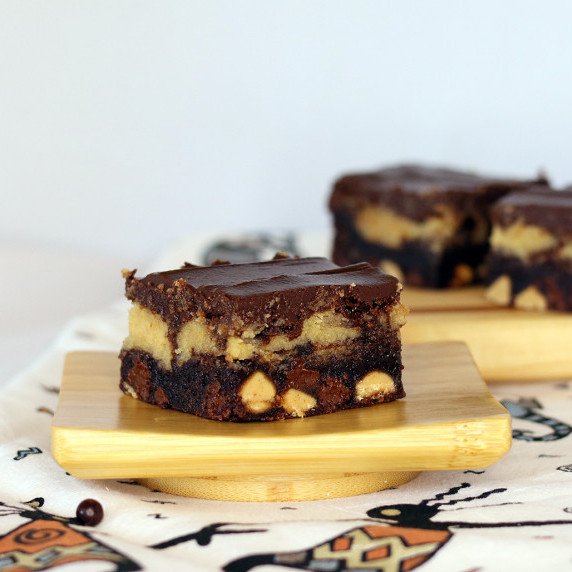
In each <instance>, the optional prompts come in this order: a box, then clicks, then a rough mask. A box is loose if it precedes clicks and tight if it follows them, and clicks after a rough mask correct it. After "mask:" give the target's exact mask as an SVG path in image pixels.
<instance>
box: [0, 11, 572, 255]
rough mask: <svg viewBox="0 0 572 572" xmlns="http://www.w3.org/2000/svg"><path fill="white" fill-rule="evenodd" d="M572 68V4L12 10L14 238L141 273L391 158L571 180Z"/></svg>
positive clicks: (1, 47) (310, 222) (0, 43)
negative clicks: (173, 250) (180, 245)
mask: <svg viewBox="0 0 572 572" xmlns="http://www.w3.org/2000/svg"><path fill="white" fill-rule="evenodd" d="M571 61H572V2H569V1H567V0H543V1H542V2H539V1H537V0H518V1H517V0H514V1H504V2H503V1H500V0H480V1H478V2H477V1H470V2H459V1H444V0H440V1H431V2H424V1H411V0H410V1H403V2H395V1H366V0H348V1H336V0H278V1H270V0H251V1H245V0H208V1H207V0H203V1H198V0H185V1H181V2H176V1H169V0H167V1H158V0H157V1H155V2H151V1H147V0H139V1H129V0H127V1H125V0H124V1H117V0H110V1H108V0H99V1H91V2H86V1H82V0H79V1H78V0H69V1H63V0H50V1H49V2H45V1H37V2H29V1H25V0H15V1H11V0H10V1H6V0H3V1H2V2H1V3H0V110H1V114H2V115H1V117H2V119H1V125H0V193H2V195H1V197H2V208H1V209H0V225H1V226H0V232H1V234H0V236H1V238H2V239H3V240H12V239H23V238H25V239H26V240H34V241H43V242H44V243H49V244H53V245H62V246H65V247H67V248H72V247H73V248H78V249H83V250H85V251H89V252H92V253H95V252H97V253H102V254H105V255H108V254H113V255H114V256H116V255H120V256H121V257H122V258H123V259H125V263H126V265H128V266H133V265H134V264H137V263H139V261H140V260H144V259H145V258H146V257H149V256H153V255H155V254H156V253H157V252H159V251H160V250H161V249H162V248H164V247H165V245H166V244H168V243H169V242H170V241H172V240H173V239H174V238H176V237H177V236H179V235H181V234H189V233H193V232H196V231H204V230H213V229H214V230H216V229H221V230H225V229H256V228H264V229H269V228H270V229H272V228H299V229H312V230H315V229H321V228H327V227H328V226H329V222H330V220H329V216H328V213H327V210H326V207H325V204H326V199H327V194H328V192H329V188H330V185H331V182H332V180H333V179H334V178H336V177H337V176H338V175H339V174H341V173H344V172H347V171H353V170H362V169H370V168H375V167H378V166H382V165H386V164H388V163H393V162H399V161H404V160H413V161H422V162H426V163H439V164H447V165H451V166H457V167H463V168H464V167H466V168H471V169H477V170H480V171H485V172H491V173H494V174H507V175H518V176H531V175H533V174H535V173H536V171H537V170H538V169H539V168H543V169H545V170H546V171H547V172H548V173H549V175H550V176H551V177H552V179H553V181H554V182H555V183H556V184H557V185H562V184H564V183H567V184H568V183H572V161H571V160H570V146H571V143H570V134H571V133H572V113H571V111H570V110H571V102H572V98H571V95H572V93H571V92H572V73H571ZM130 260H131V261H133V262H134V264H130V262H129V261H130Z"/></svg>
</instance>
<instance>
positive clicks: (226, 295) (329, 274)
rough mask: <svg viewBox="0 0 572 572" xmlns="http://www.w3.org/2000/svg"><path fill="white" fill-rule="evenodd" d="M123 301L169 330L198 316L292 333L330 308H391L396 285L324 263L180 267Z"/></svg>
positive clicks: (368, 272)
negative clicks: (285, 327)
mask: <svg viewBox="0 0 572 572" xmlns="http://www.w3.org/2000/svg"><path fill="white" fill-rule="evenodd" d="M125 277H126V296H127V298H129V299H130V300H133V301H137V302H138V303H140V304H141V305H143V306H145V307H148V308H149V309H151V310H152V311H154V312H156V313H157V314H159V315H161V316H162V317H163V318H164V319H165V320H166V321H168V322H169V324H170V326H171V328H175V329H177V328H178V327H179V326H180V325H182V323H184V322H185V321H186V320H188V319H190V318H192V317H193V316H196V315H198V314H201V315H203V316H205V317H206V319H207V320H208V319H216V320H220V321H231V320H233V319H235V318H236V317H239V318H240V319H241V320H243V322H244V323H245V324H248V323H249V322H255V321H266V322H268V321H276V320H283V321H285V323H286V324H290V325H292V327H293V328H294V329H296V330H297V329H298V327H299V326H300V327H301V322H302V321H303V319H305V317H307V316H308V315H310V314H312V313H314V312H317V311H323V310H327V309H330V308H332V307H334V306H339V305H342V306H352V307H356V306H359V305H360V304H361V305H364V304H365V305H370V306H371V305H376V306H381V305H383V304H385V303H393V302H394V301H396V300H397V299H398V298H399V293H398V291H399V287H398V281H397V279H396V278H394V277H393V276H390V275H388V274H385V273H384V272H382V271H381V270H379V269H377V268H375V267H373V266H371V265H370V264H368V263H359V264H353V265H351V266H346V267H340V266H337V265H336V264H334V263H333V262H330V261H329V260H327V259H325V258H279V259H275V260H271V261H267V262H257V263H250V264H224V263H223V264H214V265H212V266H193V265H186V266H185V267H183V268H181V269H179V270H171V271H167V272H158V273H153V274H149V275H147V276H145V277H143V278H136V277H135V271H133V272H129V273H127V274H126V276H125Z"/></svg>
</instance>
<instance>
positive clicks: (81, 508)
mask: <svg viewBox="0 0 572 572" xmlns="http://www.w3.org/2000/svg"><path fill="white" fill-rule="evenodd" d="M75 514H76V516H77V518H78V520H80V521H81V523H82V524H85V525H86V526H97V525H98V524H99V523H100V522H101V521H102V520H103V507H102V506H101V504H100V503H99V502H98V501H96V500H95V499H85V500H83V501H81V502H80V503H79V504H78V505H77V509H76V511H75Z"/></svg>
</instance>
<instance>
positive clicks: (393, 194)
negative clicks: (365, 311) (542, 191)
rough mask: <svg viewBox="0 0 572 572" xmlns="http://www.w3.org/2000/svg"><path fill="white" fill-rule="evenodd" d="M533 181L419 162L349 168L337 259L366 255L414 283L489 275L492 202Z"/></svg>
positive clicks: (334, 199)
mask: <svg viewBox="0 0 572 572" xmlns="http://www.w3.org/2000/svg"><path fill="white" fill-rule="evenodd" d="M537 183H538V184H546V182H545V181H544V180H542V179H541V180H539V181H537ZM531 184H532V183H531V182H524V181H516V180H501V179H495V178H491V177H482V176H479V175H475V174H471V173H466V172H460V171H454V170H451V169H437V168H426V167H420V166H414V165H403V166H398V167H392V168H388V169H382V170H380V171H377V172H374V173H366V174H354V175H347V176H344V177H342V178H340V179H339V180H338V181H337V182H336V183H335V185H334V188H333V191H332V193H331V196H330V201H329V207H330V210H331V212H332V214H333V218H334V227H335V235H334V245H333V253H332V257H333V260H334V262H336V263H337V264H340V265H347V264H352V263H354V262H357V261H360V260H365V261H367V262H369V263H371V264H372V265H379V266H380V267H381V268H382V269H384V270H385V271H387V272H389V273H390V274H393V275H395V276H397V277H398V278H399V279H400V280H402V281H403V282H404V283H405V284H407V285H411V286H423V287H431V288H444V287H455V286H463V285H466V284H470V283H472V282H477V281H479V280H482V279H483V278H484V269H483V261H484V258H485V256H486V254H487V252H488V249H489V242H488V241H489V234H490V228H491V227H490V221H489V208H490V206H491V204H492V203H493V202H495V201H496V200H498V199H499V198H500V197H502V196H504V195H505V194H506V193H508V192H509V191H514V190H520V189H524V188H526V187H528V186H530V185H531Z"/></svg>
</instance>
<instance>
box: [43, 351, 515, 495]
mask: <svg viewBox="0 0 572 572" xmlns="http://www.w3.org/2000/svg"><path fill="white" fill-rule="evenodd" d="M403 359H404V364H405V370H404V385H405V389H406V392H407V397H406V398H405V399H402V400H399V401H397V402H393V403H388V404H383V405H377V406H373V407H367V408H361V409H354V410H349V411H341V412H338V413H333V414H329V415H321V416H316V417H308V418H305V419H293V420H285V421H276V422H266V423H260V422H259V423H231V422H221V421H210V420H207V419H202V418H200V417H196V416H194V415H190V414H185V413H180V412H177V411H173V410H165V409H160V408H159V407H156V406H153V405H148V404H146V403H142V402H139V401H137V400H135V399H133V398H131V397H128V396H125V395H123V394H122V393H121V391H120V390H119V388H118V383H119V360H118V359H117V357H116V355H115V354H111V353H96V352H75V353H70V354H68V356H67V359H66V363H65V369H64V374H63V380H62V386H61V392H60V398H59V403H58V407H57V411H56V414H55V417H54V420H53V426H52V446H53V454H54V457H55V459H56V461H57V462H58V463H59V464H60V465H61V466H62V467H64V468H65V469H66V470H67V471H69V472H70V473H71V474H72V475H74V476H77V477H80V478H95V479H105V478H136V479H140V480H142V482H144V483H145V484H147V485H149V486H152V487H155V488H160V489H161V490H165V491H167V492H174V493H177V494H186V495H190V496H200V497H204V498H224V499H232V500H301V499H309V498H324V497H332V496H347V495H350V494H359V493H363V492H371V491H373V490H380V489H382V488H386V487H388V486H394V485H395V484H398V483H400V482H405V481H407V480H409V479H411V478H413V477H414V476H415V475H416V474H417V473H418V472H419V471H427V470H441V469H474V468H482V467H486V466H488V465H490V464H491V463H494V462H495V461H497V460H498V459H499V458H500V457H502V456H503V455H504V454H505V453H506V452H507V451H508V449H509V447H510V442H511V427H510V416H509V414H508V412H507V411H506V410H505V409H504V408H503V407H502V406H501V405H500V404H499V403H498V402H497V401H496V400H495V399H494V398H493V396H492V395H491V394H490V392H489V390H488V388H487V386H486V384H485V383H484V382H483V381H482V379H481V377H480V376H479V374H478V372H477V369H476V368H475V365H474V363H473V361H472V359H471V356H470V354H469V352H468V350H467V348H466V346H465V345H464V344H461V343H455V342H453V343H450V342H449V343H436V344H422V345H411V346H408V347H406V348H405V349H404V356H403ZM348 470H351V472H348Z"/></svg>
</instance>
